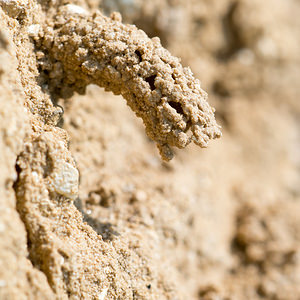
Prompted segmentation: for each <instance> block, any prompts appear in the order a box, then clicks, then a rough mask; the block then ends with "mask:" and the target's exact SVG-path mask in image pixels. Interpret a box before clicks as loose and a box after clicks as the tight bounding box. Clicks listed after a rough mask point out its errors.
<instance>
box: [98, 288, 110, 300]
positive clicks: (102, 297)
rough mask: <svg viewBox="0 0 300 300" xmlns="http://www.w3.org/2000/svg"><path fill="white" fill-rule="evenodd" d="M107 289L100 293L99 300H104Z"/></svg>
mask: <svg viewBox="0 0 300 300" xmlns="http://www.w3.org/2000/svg"><path fill="white" fill-rule="evenodd" d="M107 291H108V288H105V289H103V290H102V292H101V293H100V295H99V300H104V299H105V297H106V294H107Z"/></svg>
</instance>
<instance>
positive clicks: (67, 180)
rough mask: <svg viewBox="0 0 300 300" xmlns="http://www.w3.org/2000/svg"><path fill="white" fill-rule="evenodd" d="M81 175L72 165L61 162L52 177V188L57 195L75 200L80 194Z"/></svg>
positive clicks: (57, 164) (56, 165) (56, 166)
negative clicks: (79, 182)
mask: <svg viewBox="0 0 300 300" xmlns="http://www.w3.org/2000/svg"><path fill="white" fill-rule="evenodd" d="M78 178H79V173H78V171H77V169H76V168H75V167H73V166H72V165H71V164H70V163H67V162H64V161H59V162H56V164H55V170H54V171H53V174H52V175H51V178H50V180H51V182H50V188H52V189H53V190H54V191H55V192H56V193H58V194H60V195H63V196H65V197H68V198H71V199H74V198H75V197H76V196H77V193H78Z"/></svg>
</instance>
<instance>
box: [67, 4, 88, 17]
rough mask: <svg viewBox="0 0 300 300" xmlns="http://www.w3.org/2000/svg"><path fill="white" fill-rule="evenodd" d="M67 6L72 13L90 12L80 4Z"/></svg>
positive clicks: (86, 13)
mask: <svg viewBox="0 0 300 300" xmlns="http://www.w3.org/2000/svg"><path fill="white" fill-rule="evenodd" d="M66 8H67V10H68V12H69V13H72V14H78V15H88V12H87V11H86V10H85V9H84V8H82V7H80V6H78V5H74V4H67V5H66Z"/></svg>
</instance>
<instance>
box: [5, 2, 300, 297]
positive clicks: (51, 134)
mask: <svg viewBox="0 0 300 300" xmlns="http://www.w3.org/2000/svg"><path fill="white" fill-rule="evenodd" d="M74 5H76V6H74ZM97 9H100V10H101V11H102V12H103V13H105V14H106V15H107V16H109V15H110V14H111V13H112V12H113V11H119V12H120V13H121V14H122V18H123V21H122V22H123V23H124V24H127V23H130V24H136V25H137V26H138V27H139V28H141V29H142V30H144V31H145V32H146V34H147V35H148V36H149V37H150V38H152V37H154V36H159V37H160V39H161V43H162V45H163V46H164V47H166V48H167V49H168V50H169V51H170V52H171V53H172V55H175V56H178V57H181V63H182V65H183V66H184V67H185V66H190V67H191V69H192V71H193V73H194V76H195V77H196V78H198V79H200V81H201V88H203V89H204V90H205V91H206V92H207V93H208V95H209V96H208V103H209V104H210V105H212V107H215V109H216V112H215V116H216V120H217V123H218V124H220V125H221V126H222V137H221V138H220V139H218V140H215V141H210V143H209V146H208V148H206V149H201V148H199V147H197V146H196V145H192V144H190V145H189V146H188V147H186V148H185V149H177V148H174V147H173V146H174V145H175V146H176V145H177V146H180V145H183V146H187V144H188V143H185V142H183V141H182V139H179V138H178V140H176V142H172V141H174V138H175V139H176V134H175V132H176V131H172V130H173V129H174V128H175V129H178V128H179V129H180V128H183V129H182V131H183V132H186V131H185V127H180V126H181V125H180V124H181V123H180V121H182V120H183V121H184V122H186V123H188V120H189V118H190V116H191V115H192V111H191V113H189V112H188V108H186V107H185V106H184V105H186V103H187V102H184V101H185V100H177V98H176V97H177V96H174V95H173V94H172V95H173V96H174V97H175V99H176V101H183V102H180V103H181V105H182V106H180V107H181V109H182V110H183V113H184V116H183V117H182V111H181V110H180V109H177V110H176V109H175V108H174V110H170V109H169V108H168V109H167V108H166V106H164V109H166V111H165V113H164V114H163V116H164V118H162V119H161V120H163V121H162V122H165V120H169V121H168V122H169V123H168V124H169V125H170V128H173V129H172V130H169V131H166V132H170V134H169V133H168V134H165V135H161V136H160V133H159V134H156V133H157V132H161V130H162V128H164V127H163V126H162V127H161V128H158V127H155V126H153V125H151V124H157V123H155V122H156V121H155V122H154V123H151V122H152V120H153V118H149V119H147V120H148V121H149V124H150V125H149V126H150V127H149V128H154V129H153V132H155V134H152V135H151V134H149V130H148V131H147V133H148V136H150V138H152V139H154V140H155V141H156V142H157V141H158V142H160V141H162V139H163V141H164V143H165V142H166V141H167V142H169V143H170V144H171V146H172V151H174V153H175V157H174V158H173V159H172V160H171V161H170V162H164V161H162V160H161V158H160V156H159V152H158V150H157V148H156V145H155V143H154V142H153V141H152V140H151V139H150V138H149V137H148V136H147V134H146V133H145V126H144V124H143V122H142V120H141V119H140V118H137V117H136V116H135V114H134V113H133V112H132V111H131V109H130V108H129V107H128V106H127V105H126V101H125V100H124V98H123V97H122V96H115V95H113V94H112V93H109V92H105V91H104V90H103V89H102V88H100V87H99V86H97V85H95V84H98V85H100V86H105V87H106V89H108V90H113V91H114V92H115V93H119V94H123V95H124V93H125V92H122V91H124V90H126V89H127V90H126V91H130V92H132V91H135V92H136V93H137V94H139V93H142V92H143V90H142V88H141V90H138V88H139V86H143V87H144V88H145V89H146V87H147V88H148V85H145V84H144V83H143V82H142V81H139V82H138V83H137V82H133V83H130V84H128V85H124V86H121V87H119V83H120V81H118V80H119V79H118V76H117V75H116V74H115V73H107V74H108V75H107V76H106V75H103V76H106V77H105V78H104V79H103V78H102V77H101V76H102V75H101V72H100V73H99V74H100V75H99V76H98V75H93V76H96V77H97V76H98V77H97V79H96V80H94V79H93V76H88V75H86V74H85V75H84V76H85V77H84V82H79V81H78V78H77V77H76V76H77V74H80V75H78V76H81V78H82V76H83V75H82V74H81V73H79V72H81V71H80V69H76V68H78V64H77V62H76V59H77V58H78V57H79V58H80V59H82V55H78V56H77V58H76V55H75V54H74V57H73V56H72V55H73V53H72V51H71V52H70V55H69V57H68V59H69V62H70V63H68V64H65V65H64V61H65V60H61V58H60V56H59V55H57V56H56V54H57V53H65V52H67V51H66V50H64V49H65V48H64V47H69V45H70V43H71V44H72V43H73V42H72V38H71V39H70V37H69V32H70V31H66V30H65V31H63V32H61V33H59V34H58V33H57V32H59V30H60V29H59V28H60V27H59V26H60V25H59V24H62V23H63V22H65V18H66V16H67V14H69V15H70V18H71V19H72V20H77V21H78V19H79V21H78V22H80V20H81V19H80V18H86V15H87V14H91V15H93V13H94V12H95V11H96V10H97ZM299 14H300V3H299V1H296V0H267V1H259V0H255V1H253V0H222V1H220V0H219V1H204V0H197V1H196V0H188V1H183V0H177V1H175V0H174V1H172V0H169V1H167V0H164V1H158V0H157V1H142V0H132V1H121V0H102V1H97V0H87V1H84V0H79V1H74V2H71V1H39V2H36V1H33V0H28V1H27V0H10V1H4V0H0V62H1V64H0V153H1V155H0V168H1V172H0V299H1V300H2V299H21V300H22V299H68V298H70V299H99V300H103V299H172V300H173V299H199V300H200V299H201V300H216V299H224V300H225V299H276V300H277V299H281V300H298V299H300V104H299V96H300V85H299V78H300V19H299V17H298V16H299ZM60 15H61V16H62V17H60ZM95 15H97V13H96V14H95ZM98 16H99V14H98ZM112 19H113V22H119V21H120V15H119V14H115V13H114V14H113V15H112ZM106 20H108V21H107V22H111V21H110V20H109V19H106ZM74 24H75V25H76V22H75V23H74ZM109 24H110V23H109ZM75 25H74V26H75ZM91 26H93V25H91ZM114 26H115V25H114ZM118 26H119V25H118ZM120 26H121V25H120ZM49 28H50V29H49ZM51 28H52V30H53V31H51ZM74 28H75V27H74ZM118 28H120V27H118ZM124 28H129V27H127V26H125V27H124ZM55 30H57V31H55ZM68 30H69V29H68ZM87 30H88V29H87ZM134 30H135V29H134ZM134 30H133V31H134ZM122 32H123V31H122ZM139 34H141V36H143V39H144V35H143V34H142V33H139ZM64 35H65V36H67V37H64ZM78 36H82V31H80V30H78V31H76V29H74V35H73V40H74V44H76V43H77V42H78ZM101 38H104V39H106V38H107V37H106V36H105V34H104V35H103V36H101ZM94 39H95V40H93V41H92V42H93V43H92V42H91V44H88V45H87V47H89V50H88V51H89V52H88V53H89V54H90V56H87V58H88V59H90V57H91V56H92V58H93V57H94V56H93V55H98V54H99V53H101V51H100V50H101V49H100V50H98V52H97V51H96V50H95V49H96V47H94V43H96V42H97V41H96V37H94ZM154 41H155V39H154ZM64 42H66V43H65V44H64ZM52 43H54V44H52ZM55 43H56V44H55ZM156 43H157V40H156ZM59 44H61V45H64V46H61V47H60V48H59ZM129 44H130V43H129ZM53 45H55V47H56V46H57V45H58V48H57V51H56V50H55V51H54V50H53V49H55V48H54V46H53ZM130 45H131V44H130ZM148 45H149V44H148ZM109 47H110V45H106V49H109ZM117 47H119V45H118V46H116V47H113V48H111V49H112V50H111V51H112V52H109V51H108V52H107V53H108V55H113V53H114V52H113V51H114V49H116V48H117ZM143 47H144V46H143ZM158 48H159V49H160V46H159V47H158ZM68 51H69V50H68ZM93 51H95V52H93ZM160 51H163V50H160ZM82 53H83V52H81V54H82ZM91 53H92V54H91ZM95 53H98V54H95ZM99 55H100V54H99ZM162 55H165V54H162ZM99 57H100V58H99ZM99 57H98V58H97V59H98V62H99V61H100V59H102V57H101V56H99ZM138 57H139V56H138ZM162 57H163V56H162ZM135 59H136V57H135ZM142 59H144V58H143V57H142ZM61 62H62V63H61ZM111 64H112V62H111V59H110V60H109V61H106V65H111ZM153 65H155V61H153ZM74 66H75V67H74ZM89 66H90V65H89ZM177 67H178V66H177ZM122 68H123V67H122ZM151 68H152V67H151ZM151 68H149V69H147V68H146V69H145V70H146V71H145V72H146V73H147V72H149V70H150V71H151V70H153V69H151ZM153 68H159V67H155V66H154V67H153ZM122 70H123V69H122ZM124 70H125V71H124V72H129V73H132V72H133V71H132V70H133V69H126V68H124ZM128 70H129V71H128ZM155 70H158V69H155ZM74 71H76V72H77V73H76V74H75V75H74V73H72V72H74ZM120 72H121V73H122V72H123V71H120ZM93 74H94V73H93ZM112 74H113V75H112ZM123 74H124V73H122V76H123ZM126 74H127V73H126ZM147 74H148V73H147ZM182 74H184V73H182ZM72 76H73V77H72ZM114 76H115V77H114ZM145 76H146V75H145ZM147 76H148V75H147ZM147 76H146V77H147ZM180 76H185V75H180ZM147 78H148V77H147ZM170 78H171V77H164V79H165V80H166V81H165V82H168V81H169V80H171V79H170ZM189 78H190V77H189ZM110 79H111V80H112V83H111V85H109V83H107V82H109V80H110ZM104 81H105V82H106V83H105V84H104V83H103V82H104ZM172 82H173V81H172ZM175 82H176V81H175ZM180 82H181V81H180ZM88 84H89V85H88ZM121 84H122V83H120V85H121ZM155 84H158V82H156V81H155ZM172 84H173V83H172ZM178 84H183V83H178ZM86 85H88V86H87V87H86ZM149 86H150V88H151V85H150V83H149ZM187 86H188V84H187ZM78 87H80V88H78ZM188 87H190V86H188ZM118 88H119V89H120V90H122V91H120V92H118V91H117V92H116V89H118ZM155 88H156V89H157V87H156V86H155ZM195 89H197V91H200V90H201V92H200V95H202V96H203V97H204V98H203V100H201V101H206V99H205V96H204V95H205V94H204V92H203V94H202V89H200V87H199V88H198V87H195V86H194V87H193V88H191V91H189V90H186V93H194V92H195ZM74 91H75V93H74ZM76 91H77V92H80V93H77V92H76ZM145 93H146V92H145ZM196 93H198V92H196ZM126 95H127V96H128V95H129V94H126ZM168 95H169V94H168ZM170 95H171V94H170ZM170 95H169V96H168V97H171V96H170ZM176 95H177V94H176ZM185 95H187V94H185ZM188 95H191V94H188ZM202 96H201V97H202ZM125 98H126V96H125ZM179 98H180V97H179ZM179 98H178V99H179ZM128 99H133V98H132V94H130V95H129V96H128V97H127V98H126V100H127V103H128V104H129V106H130V107H131V108H132V109H134V110H135V111H136V110H139V109H141V108H140V107H137V109H136V108H135V106H133V105H130V101H131V100H128ZM141 99H142V100H141V101H146V100H145V99H146V97H142V98H141ZM153 99H154V98H153ZM180 99H184V97H181V98H180ZM128 101H129V102H128ZM195 101H196V100H195ZM145 103H146V104H145V105H146V107H147V109H148V108H149V110H150V109H152V108H151V107H153V106H147V105H149V104H148V103H149V102H145ZM201 103H204V102H201ZM205 103H207V102H205ZM197 105H198V104H197ZM205 105H206V104H205ZM133 107H134V108H133ZM205 107H206V108H207V109H208V110H209V109H210V107H209V106H205ZM154 108H155V106H154ZM197 108H198V109H199V111H197V114H202V113H203V121H201V120H200V121H199V120H196V121H195V122H198V121H199V122H203V123H201V124H202V125H203V124H213V126H215V127H213V128H215V130H217V128H218V127H217V125H216V124H215V122H214V119H213V116H212V111H210V110H209V113H207V115H209V116H210V117H209V118H208V119H205V116H206V115H205V112H208V110H205V109H202V108H201V105H199V106H197ZM178 110H179V111H180V112H181V114H179V115H180V116H178V115H177V114H176V111H177V112H178ZM154 111H156V110H155V109H154V110H153V111H151V114H152V112H153V114H155V113H154ZM168 112H169V113H170V115H168V114H167V113H168ZM137 115H138V116H140V117H143V116H142V115H141V114H140V115H139V113H137ZM144 116H145V117H144V118H143V119H144V121H145V118H148V117H147V114H145V115H144ZM168 116H170V117H168ZM155 120H156V119H155ZM148 121H147V122H148ZM206 121H207V123H205V122H206ZM210 122H212V123H210ZM163 124H166V123H163ZM174 124H175V125H174ZM178 124H179V125H178ZM193 124H196V123H193ZM199 124H200V123H197V126H198V125H199ZM151 126H153V127H151ZM172 126H173V127H172ZM176 126H179V127H176ZM199 126H200V125H199ZM205 126H206V125H205ZM205 126H204V125H203V128H205ZM200 127H201V126H200ZM155 130H156V131H155ZM150 132H151V130H150ZM202 133H203V132H202ZM193 134H194V133H193ZM162 136H163V137H162ZM170 136H171V137H170ZM204 136H207V137H209V138H213V137H214V136H213V135H212V134H211V135H210V134H205V135H204ZM188 137H191V136H188ZM191 140H192V138H191ZM176 143H177V144H176ZM180 143H183V144H180Z"/></svg>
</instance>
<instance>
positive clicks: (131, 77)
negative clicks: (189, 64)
mask: <svg viewBox="0 0 300 300" xmlns="http://www.w3.org/2000/svg"><path fill="white" fill-rule="evenodd" d="M72 7H73V10H72ZM74 7H76V6H70V5H66V6H63V7H62V8H60V10H59V12H58V13H57V14H56V15H55V18H54V20H53V21H52V20H51V21H50V22H49V25H48V26H46V27H45V28H44V30H43V32H42V33H40V34H39V35H38V36H37V41H36V45H37V47H38V48H39V49H41V50H42V51H43V52H44V53H45V52H47V53H48V55H47V56H46V57H44V58H43V59H42V60H41V61H40V68H41V70H42V71H43V72H46V73H47V79H49V78H50V80H48V81H47V79H46V80H45V82H43V84H45V83H47V84H48V85H49V91H50V92H51V93H57V94H58V95H61V96H63V97H64V98H66V97H68V96H69V95H70V94H72V92H73V91H74V90H75V91H79V92H81V93H83V91H84V89H85V87H86V86H87V85H88V84H90V83H94V84H97V85H99V86H101V87H105V90H107V91H112V92H113V93H114V94H116V95H119V94H121V95H122V96H123V97H124V98H125V99H126V100H127V104H128V105H129V106H130V107H131V109H132V110H133V111H134V112H135V113H136V115H137V116H139V117H141V118H142V119H143V121H144V124H145V127H146V132H147V134H148V136H149V137H150V138H151V139H153V140H154V141H155V142H156V143H157V145H158V148H159V150H160V153H161V156H162V158H163V159H165V160H170V159H171V158H172V156H173V152H172V150H171V148H170V147H171V146H176V147H178V148H184V147H186V146H187V145H188V144H189V143H190V142H192V141H193V142H195V143H196V144H197V145H200V146H201V147H207V145H208V141H209V139H213V138H216V137H220V135H221V132H220V128H219V127H218V125H217V124H216V122H215V119H214V115H213V112H214V110H213V109H212V108H211V107H210V106H209V105H208V103H207V102H206V99H207V94H206V93H205V92H204V91H203V90H202V89H201V88H200V82H199V80H197V79H195V78H194V77H193V74H192V72H191V70H190V69H189V68H183V67H182V66H181V64H180V62H179V59H178V58H175V57H173V56H171V55H170V53H169V52H168V51H167V50H166V49H164V48H163V47H162V46H161V44H160V41H159V39H158V38H153V39H152V40H150V39H149V38H148V37H147V36H146V34H145V33H144V32H143V31H141V30H138V29H137V28H136V27H135V26H130V25H124V24H122V23H121V22H120V21H119V20H117V18H119V17H118V16H117V15H116V14H115V15H113V17H114V18H115V20H112V19H109V18H107V17H104V16H103V15H101V14H100V13H95V14H94V15H93V16H87V13H84V12H82V13H78V12H76V11H75V13H74ZM40 36H42V37H40Z"/></svg>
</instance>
